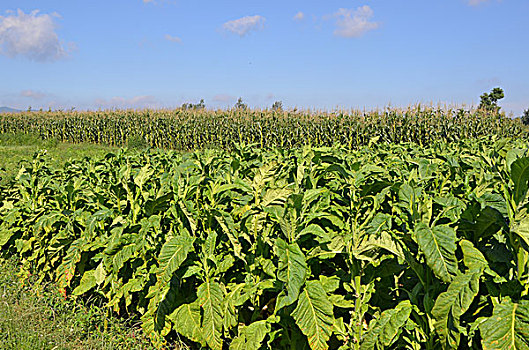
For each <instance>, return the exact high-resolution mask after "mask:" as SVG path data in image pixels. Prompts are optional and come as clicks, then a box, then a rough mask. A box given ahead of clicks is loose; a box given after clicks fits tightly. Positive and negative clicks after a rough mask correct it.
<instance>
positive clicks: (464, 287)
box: [0, 138, 529, 350]
mask: <svg viewBox="0 0 529 350" xmlns="http://www.w3.org/2000/svg"><path fill="white" fill-rule="evenodd" d="M528 146H529V143H528V142H526V141H522V140H506V139H495V140H490V139H489V138H484V139H482V140H469V141H461V142H454V143H450V144H447V143H443V142H434V143H432V144H431V145H429V146H427V147H421V146H418V145H417V144H412V143H405V144H400V145H394V144H384V143H380V142H376V140H373V142H372V143H371V145H370V147H365V148H359V149H358V150H353V151H351V150H348V149H347V148H346V147H339V146H335V147H309V146H306V147H303V148H301V149H292V150H287V149H283V148H273V149H269V150H264V149H258V148H255V147H254V146H253V145H249V146H237V147H235V148H234V150H233V151H232V152H227V151H221V150H206V151H203V152H194V153H188V154H179V153H175V152H171V151H170V152H162V151H152V150H151V151H148V152H144V153H142V154H134V155H131V154H128V153H126V152H124V151H119V152H117V153H115V154H108V155H107V156H106V157H104V158H102V159H84V160H80V161H73V162H71V163H70V164H69V165H67V166H65V167H64V168H51V167H49V166H48V165H47V163H46V160H45V158H42V156H40V155H37V156H36V158H35V159H34V160H33V161H32V162H29V163H27V164H25V165H24V167H23V168H22V169H21V170H20V172H19V175H18V177H17V179H16V181H14V182H13V183H11V184H10V185H9V186H4V187H3V188H1V189H0V203H1V204H0V247H2V249H3V250H4V252H5V253H6V254H10V255H15V256H18V257H19V258H20V259H21V261H22V272H23V273H22V275H24V276H25V275H26V273H28V272H34V273H36V274H37V276H38V277H39V278H40V279H42V280H52V281H56V283H57V284H58V285H59V286H60V287H61V288H62V293H63V294H64V295H65V296H72V295H73V296H74V297H75V296H84V297H93V298H98V299H100V300H103V301H104V302H105V305H106V306H107V307H108V308H110V309H112V310H113V311H115V312H120V313H125V314H139V315H141V320H142V327H143V329H144V332H145V333H146V334H148V335H149V336H150V337H151V339H152V341H153V343H154V344H155V345H157V346H163V345H164V344H165V343H166V342H167V341H170V340H171V339H174V338H180V339H183V340H185V342H186V343H187V344H189V346H191V347H195V348H198V347H201V346H202V347H206V348H211V349H216V350H220V349H223V348H228V347H229V348H233V349H248V348H251V349H287V348H288V349H351V348H352V349H379V348H394V349H438V348H457V347H460V348H480V347H483V348H484V349H489V348H502V347H504V348H509V346H510V348H513V349H515V348H516V349H518V348H520V349H524V348H527V344H528V341H529V330H528V327H527V324H528V322H529V296H528V294H529V248H528V247H529V216H528V215H527V211H528V210H529V201H528V196H527V192H528V188H529V186H528V181H529V154H528V153H529V151H528V149H529V147H528Z"/></svg>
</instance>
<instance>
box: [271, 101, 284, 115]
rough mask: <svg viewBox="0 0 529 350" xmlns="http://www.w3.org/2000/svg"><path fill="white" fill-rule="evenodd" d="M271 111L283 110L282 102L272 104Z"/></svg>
mask: <svg viewBox="0 0 529 350" xmlns="http://www.w3.org/2000/svg"><path fill="white" fill-rule="evenodd" d="M272 110H274V111H277V112H280V111H282V110H283V102H281V101H276V102H274V104H273V105H272Z"/></svg>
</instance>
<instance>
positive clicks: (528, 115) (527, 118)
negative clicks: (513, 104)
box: [522, 108, 529, 125]
mask: <svg viewBox="0 0 529 350" xmlns="http://www.w3.org/2000/svg"><path fill="white" fill-rule="evenodd" d="M522 123H523V124H524V125H529V108H528V109H526V110H525V111H524V112H523V115H522Z"/></svg>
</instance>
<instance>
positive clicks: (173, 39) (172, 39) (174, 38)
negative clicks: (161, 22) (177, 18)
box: [164, 34, 182, 43]
mask: <svg viewBox="0 0 529 350" xmlns="http://www.w3.org/2000/svg"><path fill="white" fill-rule="evenodd" d="M164 38H165V40H168V41H170V42H172V43H181V42H182V39H180V38H179V37H177V36H173V35H170V34H165V37H164Z"/></svg>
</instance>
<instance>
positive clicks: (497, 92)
mask: <svg viewBox="0 0 529 350" xmlns="http://www.w3.org/2000/svg"><path fill="white" fill-rule="evenodd" d="M504 97H505V95H504V94H503V90H502V89H501V88H499V87H497V88H494V89H492V91H491V92H490V93H484V94H483V95H481V96H480V99H481V101H480V102H479V107H478V108H479V109H483V110H485V111H489V112H499V111H500V106H498V101H499V100H501V99H502V98H504Z"/></svg>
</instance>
